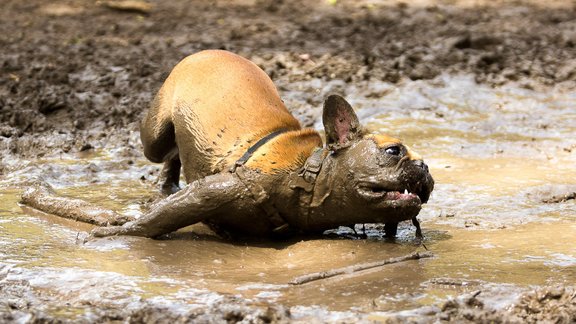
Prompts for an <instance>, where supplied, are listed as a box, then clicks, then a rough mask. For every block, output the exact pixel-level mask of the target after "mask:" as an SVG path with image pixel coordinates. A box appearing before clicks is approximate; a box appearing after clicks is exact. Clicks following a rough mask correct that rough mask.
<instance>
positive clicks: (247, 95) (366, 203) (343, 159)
mask: <svg viewBox="0 0 576 324" xmlns="http://www.w3.org/2000/svg"><path fill="white" fill-rule="evenodd" d="M323 122H324V127H325V137H326V145H324V144H323V142H322V138H321V137H320V134H319V133H318V132H316V131H315V130H312V129H302V128H301V126H300V124H299V122H298V121H297V120H296V119H295V118H294V117H293V116H292V115H291V114H290V113H289V112H288V110H287V109H286V107H285V106H284V103H283V102H282V100H281V99H280V96H279V95H278V92H277V90H276V88H275V86H274V84H273V83H272V81H271V80H270V78H269V77H268V76H267V75H266V74H265V73H264V72H263V71H262V70H261V69H260V68H258V67H257V66H256V65H255V64H254V63H252V62H250V61H248V60H246V59H244V58H242V57H240V56H237V55H235V54H232V53H229V52H226V51H217V50H209V51H203V52H199V53H196V54H193V55H191V56H189V57H187V58H185V59H184V60H182V61H181V62H180V63H178V65H176V67H175V68H174V69H173V70H172V72H171V73H170V75H169V76H168V78H167V79H166V81H165V82H164V84H163V85H162V87H161V89H160V91H159V92H158V94H157V95H156V97H155V99H154V101H153V102H152V105H151V108H150V110H149V112H148V114H147V116H146V117H145V119H144V121H143V122H142V124H141V130H140V132H141V139H142V144H143V146H144V155H145V156H146V157H147V158H148V159H149V160H150V161H152V162H157V163H161V162H162V163H164V168H163V170H162V178H163V180H162V183H163V184H162V190H163V192H164V193H166V194H168V197H166V198H164V199H163V200H160V201H159V202H157V203H156V204H154V205H153V206H152V207H151V208H150V210H149V211H148V212H146V213H145V214H144V215H143V216H142V217H140V218H138V219H127V218H125V217H122V216H121V215H118V214H116V213H115V212H113V211H110V210H105V209H101V208H99V207H96V206H93V205H91V204H89V203H86V202H84V201H81V200H77V199H68V198H63V197H59V196H57V195H55V194H54V193H53V191H52V190H51V189H50V188H49V187H47V186H42V185H39V186H36V187H32V188H30V189H28V190H26V192H25V193H24V194H23V197H22V202H23V203H24V204H26V205H29V206H31V207H34V208H36V209H40V210H42V211H46V212H49V213H52V214H56V215H59V216H62V217H68V218H74V219H78V220H82V221H86V222H92V223H95V224H99V225H102V226H100V227H97V228H95V229H94V230H93V231H92V233H91V234H92V236H95V237H103V236H111V235H137V236H146V237H152V238H154V237H158V236H161V235H163V234H167V233H170V232H173V231H176V230H178V229H180V228H182V227H185V226H188V225H191V224H194V223H197V222H204V223H206V224H208V225H210V226H211V227H212V228H214V229H216V230H217V232H220V233H222V232H225V233H233V234H240V235H248V236H252V237H266V236H284V235H291V234H293V233H321V232H323V231H325V230H327V229H332V228H335V227H338V226H340V225H344V226H346V225H350V224H358V223H384V224H385V234H386V235H387V236H395V235H396V231H397V225H398V222H401V221H404V220H412V221H413V223H414V224H415V225H416V226H417V235H421V233H420V229H419V226H418V222H417V221H416V215H418V213H419V211H420V209H421V206H422V204H423V203H425V202H426V201H427V200H428V198H429V196H430V193H431V191H432V189H433V186H434V181H433V179H432V176H431V175H430V173H429V171H428V167H427V165H426V164H425V163H424V162H423V160H422V158H421V157H420V155H418V154H417V153H415V152H413V151H411V150H410V149H409V148H408V146H406V145H403V144H402V143H401V142H400V141H399V140H398V139H396V138H393V137H390V136H387V135H383V134H369V133H366V132H364V131H363V129H362V127H361V125H360V124H359V122H358V118H357V116H356V114H355V113H354V110H353V109H352V107H351V106H350V105H349V104H348V102H346V101H345V100H344V99H343V98H342V97H340V96H337V95H331V96H329V97H328V98H327V99H326V101H325V103H324V111H323ZM181 170H182V171H183V173H184V177H185V179H186V182H187V183H188V184H187V185H186V186H185V187H184V188H183V189H181V190H180V188H179V187H178V183H179V179H180V171H181Z"/></svg>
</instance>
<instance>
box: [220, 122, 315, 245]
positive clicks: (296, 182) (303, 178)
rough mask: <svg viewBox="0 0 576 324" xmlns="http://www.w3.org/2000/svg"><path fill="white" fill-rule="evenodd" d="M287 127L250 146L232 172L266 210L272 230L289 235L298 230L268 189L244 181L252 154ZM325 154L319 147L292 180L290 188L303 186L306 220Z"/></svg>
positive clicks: (301, 198)
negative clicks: (278, 206) (281, 212)
mask: <svg viewBox="0 0 576 324" xmlns="http://www.w3.org/2000/svg"><path fill="white" fill-rule="evenodd" d="M287 131H288V130H287V129H280V130H277V131H274V132H272V133H270V134H268V135H266V136H264V137H263V138H261V139H260V140H258V142H256V143H254V145H252V146H250V148H248V150H247V151H246V153H244V155H242V157H240V159H238V160H237V161H236V162H235V163H234V165H233V166H232V167H231V168H230V170H229V171H230V172H231V173H236V175H238V178H239V179H240V181H242V183H244V185H245V186H246V188H248V190H249V191H250V193H251V195H252V197H253V198H254V200H255V202H256V204H257V205H259V206H261V208H262V209H263V210H264V212H265V213H266V215H268V219H269V220H270V223H271V224H272V225H273V226H274V229H273V230H272V232H273V233H275V234H279V235H287V234H291V233H294V232H295V231H296V230H295V229H294V228H291V227H290V224H288V222H286V220H285V219H284V218H283V217H282V216H281V215H280V213H279V212H278V210H277V209H276V207H275V206H274V204H273V203H272V202H271V201H270V199H269V198H270V196H269V195H268V193H267V192H266V190H265V189H264V188H263V187H262V186H261V185H259V184H258V183H254V182H248V181H244V178H245V175H244V172H245V171H244V170H243V169H242V168H239V167H242V166H244V164H246V162H248V160H249V159H250V158H251V157H252V155H253V154H254V153H255V152H256V151H257V150H258V149H259V148H260V147H262V146H263V145H264V144H266V143H268V142H269V141H270V140H272V139H273V138H275V137H276V136H278V135H280V134H282V133H285V132H287ZM324 157H325V154H324V150H323V149H322V148H317V149H316V150H315V151H314V153H312V155H311V156H310V157H309V158H308V160H306V163H305V164H304V166H303V167H302V168H301V169H300V170H299V172H298V173H296V174H295V175H296V176H295V177H294V179H292V180H290V188H291V189H296V188H301V189H302V192H301V193H300V195H299V197H300V202H299V203H300V206H299V207H300V208H301V209H302V210H305V211H306V212H305V215H303V216H304V218H305V220H306V222H307V221H308V217H309V207H310V202H311V201H312V196H313V193H314V183H315V181H316V177H317V176H318V174H319V173H320V169H321V168H322V162H323V160H324Z"/></svg>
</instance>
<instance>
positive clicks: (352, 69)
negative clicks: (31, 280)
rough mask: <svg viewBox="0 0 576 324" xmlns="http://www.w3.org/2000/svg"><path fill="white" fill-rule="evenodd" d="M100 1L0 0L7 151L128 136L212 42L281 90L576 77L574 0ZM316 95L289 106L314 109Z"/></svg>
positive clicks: (35, 152)
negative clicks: (310, 85)
mask: <svg viewBox="0 0 576 324" xmlns="http://www.w3.org/2000/svg"><path fill="white" fill-rule="evenodd" d="M103 3H106V2H93V1H53V2H50V3H46V2H44V1H26V2H21V1H5V3H4V4H3V7H4V10H2V12H1V13H0V30H1V31H2V32H1V33H0V46H1V47H2V51H1V52H0V67H1V71H2V72H1V74H0V122H1V126H0V148H1V150H2V152H3V153H4V154H5V155H6V154H9V155H11V156H15V157H37V156H43V155H47V154H48V155H53V154H59V153H61V152H75V151H81V150H87V149H90V148H91V147H94V146H96V147H110V146H116V147H118V146H124V147H133V146H137V145H138V142H137V141H136V142H134V141H131V140H130V136H129V134H130V132H131V131H136V130H137V127H136V124H135V121H137V120H139V119H140V116H141V114H142V112H143V111H144V110H145V109H146V107H147V105H148V103H149V102H150V99H151V97H152V96H153V95H154V93H155V91H156V90H157V89H158V87H159V86H160V84H161V83H162V81H163V79H164V78H165V77H166V76H167V73H168V72H169V71H170V69H171V67H172V66H173V65H174V64H175V63H176V62H177V61H178V60H180V59H181V58H183V57H184V56H186V55H189V54H191V53H194V52H196V51H199V50H201V49H207V48H224V49H229V50H232V51H235V52H238V53H240V54H242V55H244V56H246V57H248V58H250V59H252V60H254V61H255V62H257V63H258V64H259V65H261V66H262V67H263V68H264V69H265V70H266V71H267V72H268V73H269V74H270V75H271V76H272V78H273V79H274V80H275V82H276V83H277V84H278V85H279V87H280V89H281V90H282V89H291V88H290V82H291V81H294V80H301V79H311V78H319V79H321V80H331V79H338V80H343V81H344V82H347V83H354V82H357V81H359V80H384V81H387V82H391V83H398V82H402V81H403V80H406V79H412V80H417V79H433V78H434V77H436V76H438V75H439V74H441V73H457V74H461V73H473V74H474V75H475V77H476V79H477V81H478V82H484V83H488V84H490V85H499V84H503V83H506V82H519V83H520V84H522V85H523V86H525V87H541V86H552V85H555V86H558V85H559V84H560V86H562V87H565V88H568V89H573V88H574V87H575V83H574V82H575V80H576V61H575V58H574V55H573V53H574V50H575V49H574V47H575V45H576V22H575V20H574V17H576V13H575V10H576V9H575V8H574V3H573V2H571V1H552V2H547V4H546V5H539V4H537V2H521V1H518V2H508V1H486V2H484V1H437V2H436V1H418V2H413V3H412V4H410V5H408V4H406V3H403V2H400V1H398V2H396V1H392V2H380V1H360V2H355V1H334V2H325V1H318V2H317V3H313V4H311V3H309V2H307V1H249V0H246V1H217V2H212V1H194V2H191V1H171V2H170V3H164V2H153V3H152V6H151V7H150V8H148V7H145V8H144V13H143V12H142V11H138V10H132V11H121V10H117V9H111V8H110V7H108V6H105V5H104V4H103ZM330 3H335V4H330ZM316 96H317V94H316V93H315V92H311V93H304V94H303V95H302V97H301V98H300V99H299V101H297V102H295V103H294V106H295V107H291V108H293V109H306V110H310V109H312V110H313V109H317V108H318V104H317V103H318V102H319V101H320V100H321V98H316ZM112 135H113V136H112ZM5 168H6V166H4V167H3V168H0V172H1V170H2V169H5Z"/></svg>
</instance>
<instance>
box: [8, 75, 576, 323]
mask: <svg viewBox="0 0 576 324" xmlns="http://www.w3.org/2000/svg"><path fill="white" fill-rule="evenodd" d="M320 84H322V86H320ZM290 87H291V88H290V89H287V88H286V87H284V90H283V96H284V97H285V98H286V101H287V103H288V104H289V105H290V104H291V105H292V106H295V107H296V108H298V107H305V106H307V105H309V104H308V103H307V102H310V101H311V100H312V99H311V98H322V97H323V95H324V94H325V93H328V92H334V91H336V92H343V94H345V95H346V96H347V97H348V98H350V102H351V103H352V104H353V105H355V107H356V109H357V110H358V113H359V116H360V118H361V119H362V121H363V122H364V123H366V124H367V125H368V127H369V128H370V129H372V130H378V131H382V132H386V133H390V134H393V135H397V136H399V137H400V138H402V139H403V140H404V141H405V142H406V143H407V144H408V145H411V146H412V147H413V148H414V149H415V150H417V151H418V152H419V153H421V154H422V155H424V157H425V159H426V160H427V162H428V164H429V165H430V167H431V170H432V174H433V176H434V177H435V180H436V183H437V185H436V188H435V191H434V192H433V195H432V198H431V200H430V203H429V204H428V205H426V206H425V207H424V209H423V211H422V212H421V214H420V216H419V218H420V220H421V223H422V226H423V229H424V234H425V236H426V239H425V241H424V244H425V245H426V247H427V248H428V249H429V250H430V251H432V252H433V253H434V255H435V257H434V258H432V259H422V260H417V261H407V262H403V263H398V264H393V265H388V266H385V267H381V268H378V269H375V270H370V271H365V272H362V273H359V274H349V275H344V276H338V277H335V278H332V279H326V280H319V281H316V282H312V283H308V284H304V285H301V286H293V285H290V284H289V282H290V281H291V280H292V279H294V278H295V277H297V276H300V275H303V274H308V273H313V272H320V271H325V270H329V269H334V268H341V267H345V266H349V265H353V264H360V263H366V262H371V261H379V260H384V259H388V258H391V257H397V256H402V255H406V254H410V253H413V252H415V251H423V250H424V247H423V246H422V245H419V244H417V243H416V242H415V241H414V239H413V237H414V230H413V228H412V227H411V226H410V224H404V226H403V227H402V228H401V230H400V234H399V238H398V239H397V240H396V242H389V241H385V240H383V239H382V238H381V236H382V232H381V229H380V228H379V227H378V226H369V227H368V228H367V234H368V235H369V239H367V240H352V239H346V238H344V237H345V235H344V234H345V233H347V230H346V229H340V230H339V233H340V234H342V237H340V238H333V237H326V238H323V239H306V240H300V239H297V240H293V241H288V242H272V243H270V242H268V243H242V242H234V243H231V242H226V241H223V240H221V239H219V238H217V237H215V236H214V235H212V234H211V233H210V232H209V231H208V230H207V229H205V228H203V227H202V226H193V227H190V228H186V229H184V230H183V231H180V232H179V233H176V234H174V235H172V237H171V239H169V240H150V239H142V238H131V237H115V238H107V239H98V240H94V241H89V242H87V243H85V244H83V243H82V240H83V238H84V237H85V235H86V232H87V231H89V230H90V228H91V227H90V226H89V225H83V224H78V223H75V222H72V221H67V220H61V219H57V218H55V217H52V216H49V215H39V214H37V213H34V212H33V211H30V210H27V209H22V208H21V207H19V206H18V205H17V201H18V197H19V195H20V193H21V192H22V188H23V186H24V185H25V183H26V182H28V181H30V179H33V178H35V177H39V176H41V177H43V178H44V179H45V180H46V181H48V182H49V183H51V184H52V185H54V186H55V188H56V189H57V190H59V191H60V192H61V193H63V194H68V195H71V196H75V197H79V198H83V199H86V200H89V201H92V202H95V203H98V204H101V205H105V206H107V207H110V208H113V209H115V210H118V211H121V212H122V213H130V214H133V215H138V214H139V213H141V212H142V211H143V210H145V207H146V204H147V203H149V202H150V201H151V200H152V199H154V198H155V196H154V190H155V188H154V184H153V181H154V179H155V177H156V176H157V173H158V166H156V165H151V164H149V163H147V162H146V161H145V160H143V158H141V157H140V158H134V157H129V158H128V157H126V158H119V157H118V156H117V155H116V154H115V151H114V150H110V151H97V152H91V153H88V154H84V155H83V156H73V155H63V156H57V157H49V158H45V160H41V161H32V162H26V161H24V162H22V168H20V169H18V170H14V172H12V173H10V174H8V175H6V176H5V177H4V178H3V179H2V180H1V182H0V195H1V199H0V201H1V203H0V246H1V247H2V248H1V252H0V284H1V285H4V286H8V285H11V284H15V283H18V282H26V283H27V285H29V286H30V287H31V289H32V290H33V291H36V292H37V293H38V292H39V293H40V295H42V292H44V293H45V294H49V295H50V296H52V297H51V298H55V299H57V300H59V301H64V302H66V303H67V305H68V306H67V308H64V309H63V308H58V307H55V308H51V307H48V306H46V308H45V309H44V311H45V312H47V313H50V314H54V316H56V315H57V316H61V317H63V318H70V319H74V318H90V314H88V313H87V311H86V310H85V309H84V308H83V307H84V306H85V305H91V304H93V303H95V301H97V303H98V304H99V305H104V306H107V307H119V308H126V309H131V308H137V307H139V305H141V304H142V303H143V301H146V302H147V303H151V304H153V305H161V306H163V307H172V308H173V309H177V310H178V312H186V311H194V310H195V309H201V308H203V307H206V306H210V305H213V304H215V303H218V302H219V301H222V300H224V299H226V298H235V299H234V300H235V301H236V302H238V301H239V300H242V301H243V302H245V303H247V304H249V305H269V304H277V305H284V306H285V307H287V308H289V309H290V312H291V314H292V315H291V316H292V319H298V318H301V319H305V318H308V317H315V318H322V319H324V320H334V321H336V320H343V319H351V318H353V319H364V320H369V319H373V320H382V319H386V318H390V316H400V317H402V316H405V317H414V316H416V317H418V318H426V317H427V316H434V314H437V313H439V312H440V311H441V310H440V308H438V307H439V305H441V304H442V303H443V302H444V301H445V300H446V299H447V298H448V299H449V298H455V297H456V296H462V295H465V294H470V293H474V292H476V291H482V294H481V296H484V297H485V299H484V301H483V302H484V304H485V305H487V307H488V306H489V307H492V308H493V309H498V310H504V309H507V307H509V305H511V304H513V303H516V302H518V299H519V296H520V294H521V293H522V292H523V291H525V290H526V289H528V288H533V287H537V286H572V285H573V284H574V282H576V248H575V247H574V244H573V238H574V237H576V222H575V218H576V203H575V201H574V199H566V200H565V201H562V200H561V199H560V200H559V202H557V203H548V202H544V201H546V199H547V198H550V197H551V196H553V195H554V194H556V195H557V194H563V193H570V192H575V191H576V177H575V176H574V165H576V164H575V162H576V156H575V155H574V153H573V150H575V149H576V140H575V137H574V134H575V133H576V112H575V111H574V108H573V107H572V106H571V103H573V102H574V99H576V98H575V97H574V94H573V93H564V92H561V91H554V90H553V89H552V90H550V91H549V92H546V93H543V92H535V91H529V90H524V89H520V88H516V87H514V86H507V87H501V88H496V89H494V88H490V87H486V86H481V85H477V84H476V83H475V82H474V81H473V79H472V78H469V77H465V76H451V77H448V76H442V77H439V78H437V79H435V80H432V81H426V82H424V81H422V82H408V83H404V84H400V85H396V86H392V85H389V84H385V83H364V84H359V85H357V86H355V87H345V88H344V87H343V86H342V85H341V84H339V83H338V82H328V83H327V84H326V83H319V82H317V81H314V80H312V81H306V82H301V83H296V84H292V85H291V86H290ZM316 115H318V111H313V112H312V113H310V114H309V115H308V117H315V116H316ZM535 115H537V116H538V117H537V118H534V116H535ZM315 127H318V128H319V127H320V124H318V123H317V124H316V125H315ZM348 232H349V231H348ZM430 307H432V308H430ZM426 310H427V311H426ZM407 312H408V313H407Z"/></svg>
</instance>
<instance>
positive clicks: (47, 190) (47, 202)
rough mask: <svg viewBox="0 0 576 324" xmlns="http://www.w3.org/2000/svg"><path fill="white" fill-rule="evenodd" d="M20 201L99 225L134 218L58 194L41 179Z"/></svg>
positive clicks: (61, 215)
mask: <svg viewBox="0 0 576 324" xmlns="http://www.w3.org/2000/svg"><path fill="white" fill-rule="evenodd" d="M20 203H22V204H24V205H27V206H30V207H32V208H35V209H38V210H40V211H42V212H45V213H48V214H52V215H56V216H60V217H63V218H69V219H73V220H77V221H80V222H84V223H89V224H94V225H98V226H108V225H122V224H124V223H126V222H128V221H131V220H133V218H132V217H129V216H124V215H120V214H118V213H116V212H114V211H112V210H109V209H106V208H102V207H99V206H96V205H94V204H92V203H89V202H87V201H84V200H81V199H75V198H68V197H62V196H58V195H57V194H56V192H54V189H52V187H51V186H50V185H49V184H47V183H45V182H43V181H39V182H37V183H35V184H34V185H33V186H31V187H29V188H28V189H26V191H25V192H24V194H22V200H21V201H20Z"/></svg>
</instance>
